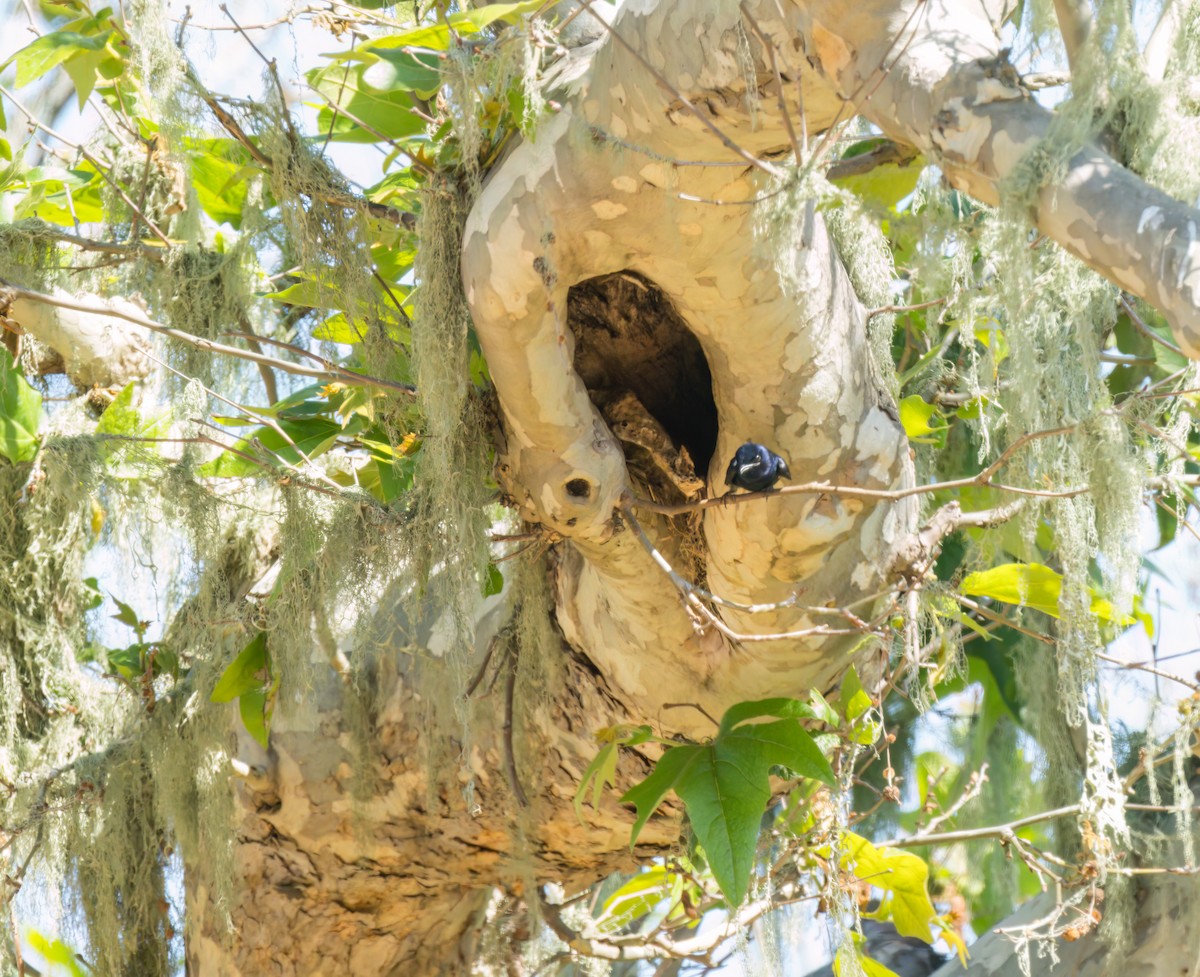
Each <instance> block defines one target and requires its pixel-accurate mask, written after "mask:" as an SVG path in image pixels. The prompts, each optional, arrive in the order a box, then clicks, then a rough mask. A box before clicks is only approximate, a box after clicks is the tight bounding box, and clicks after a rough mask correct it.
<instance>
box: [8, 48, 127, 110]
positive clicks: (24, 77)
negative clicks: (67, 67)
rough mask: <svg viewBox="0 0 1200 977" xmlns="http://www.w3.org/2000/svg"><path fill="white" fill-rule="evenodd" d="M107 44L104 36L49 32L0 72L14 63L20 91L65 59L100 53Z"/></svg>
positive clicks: (15, 56) (24, 49)
mask: <svg viewBox="0 0 1200 977" xmlns="http://www.w3.org/2000/svg"><path fill="white" fill-rule="evenodd" d="M107 43H108V36H107V35H104V34H102V35H99V36H96V37H88V36H87V35H85V34H79V33H77V32H75V31H52V32H51V33H49V34H43V35H42V36H41V37H39V38H38V39H37V40H35V41H33V42H31V43H29V44H27V45H25V47H23V48H21V50H19V51H18V52H17V53H16V54H14V55H13V56H12V57H11V58H9V59H8V60H7V61H5V62H4V64H3V65H0V68H6V67H8V66H9V65H10V64H12V63H13V62H16V65H17V77H16V82H17V87H18V88H23V87H24V86H26V85H28V84H29V83H30V82H31V81H37V80H38V79H39V78H41V77H42V75H44V74H45V73H46V72H47V71H49V70H51V69H52V68H54V67H56V66H57V65H60V64H62V63H63V62H64V61H66V60H67V59H68V58H73V57H76V56H77V55H80V54H86V53H92V54H95V53H97V52H103V51H104V49H105V45H106V44H107ZM89 94H90V91H89ZM86 100H87V99H86V96H85V97H84V98H83V99H81V103H82V102H83V101H86Z"/></svg>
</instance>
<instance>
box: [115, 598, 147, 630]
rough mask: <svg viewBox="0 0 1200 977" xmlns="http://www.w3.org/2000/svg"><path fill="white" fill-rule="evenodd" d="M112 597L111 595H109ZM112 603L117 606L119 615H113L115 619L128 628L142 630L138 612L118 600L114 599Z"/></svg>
mask: <svg viewBox="0 0 1200 977" xmlns="http://www.w3.org/2000/svg"><path fill="white" fill-rule="evenodd" d="M109 596H110V597H112V595H111V594H109ZM112 601H113V603H114V604H116V605H117V613H116V614H114V615H113V619H114V620H117V621H120V622H121V623H122V624H124V625H126V626H127V627H131V628H133V629H134V630H135V631H136V630H139V629H140V628H141V622H140V621H139V620H138V616H137V611H135V610H134V609H133V608H132V607H130V606H129V605H128V604H126V603H125V602H124V601H121V600H117V598H115V597H113V598H112Z"/></svg>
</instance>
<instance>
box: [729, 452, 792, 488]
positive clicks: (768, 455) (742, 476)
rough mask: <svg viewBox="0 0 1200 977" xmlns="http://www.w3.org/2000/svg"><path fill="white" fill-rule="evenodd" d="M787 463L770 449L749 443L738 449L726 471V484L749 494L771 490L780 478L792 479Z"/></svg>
mask: <svg viewBox="0 0 1200 977" xmlns="http://www.w3.org/2000/svg"><path fill="white" fill-rule="evenodd" d="M791 477H792V473H791V472H790V471H788V466H787V462H786V461H784V460H783V459H782V458H780V457H779V455H777V454H775V452H774V451H771V450H770V449H769V448H764V447H763V446H762V445H761V444H755V443H754V442H753V441H747V442H746V443H745V444H744V445H742V446H741V447H740V448H738V449H737V454H735V455H734V456H733V461H731V462H730V463H729V468H727V469H726V471H725V484H726V485H730V486H733V487H734V488H744V489H745V490H746V491H747V492H761V491H763V490H764V489H769V488H770V487H771V486H772V485H774V484H775V483H776V482H777V481H779V479H780V478H791Z"/></svg>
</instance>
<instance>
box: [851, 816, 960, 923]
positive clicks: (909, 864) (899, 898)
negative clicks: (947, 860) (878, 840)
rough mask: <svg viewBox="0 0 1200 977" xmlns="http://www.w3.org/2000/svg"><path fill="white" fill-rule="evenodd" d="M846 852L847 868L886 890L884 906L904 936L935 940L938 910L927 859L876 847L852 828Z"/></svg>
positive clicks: (893, 849) (857, 875)
mask: <svg viewBox="0 0 1200 977" xmlns="http://www.w3.org/2000/svg"><path fill="white" fill-rule="evenodd" d="M842 851H843V854H842V864H843V867H844V868H845V870H846V871H849V872H852V873H853V874H854V876H855V878H858V879H862V880H864V881H868V882H870V883H871V885H873V886H875V887H876V888H877V889H881V890H882V891H883V892H884V894H885V900H884V907H886V909H887V910H889V911H890V916H891V920H892V923H893V925H894V926H895V927H896V930H897V931H898V932H899V933H900V935H901V936H913V937H916V938H917V939H919V940H924V941H925V942H926V943H932V942H933V935H932V934H931V932H930V925H931V924H932V923H933V921H934V919H935V918H936V916H937V913H936V912H935V911H934V908H933V903H932V902H931V901H930V899H929V892H928V882H929V868H928V866H927V865H926V864H925V861H924V859H922V858H921V857H920V856H918V855H914V854H913V853H912V852H906V851H900V850H898V849H895V848H876V847H875V846H874V845H873V844H871V842H869V841H867V839H866V838H863V837H861V836H860V835H856V834H854V832H852V831H847V832H845V833H844V834H843V835H842Z"/></svg>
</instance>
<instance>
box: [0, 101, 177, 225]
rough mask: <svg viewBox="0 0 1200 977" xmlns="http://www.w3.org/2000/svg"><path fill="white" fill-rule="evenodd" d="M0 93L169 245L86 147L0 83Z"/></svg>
mask: <svg viewBox="0 0 1200 977" xmlns="http://www.w3.org/2000/svg"><path fill="white" fill-rule="evenodd" d="M0 95H4V96H5V97H6V98H7V99H8V100H9V101H10V102H12V103H13V105H15V106H16V107H17V109H18V110H19V111H20V112H21V113H22V114H23V115H24V116H25V118H27V119H28V120H29V124H30V125H32V126H35V127H37V128H38V129H40V130H41V131H42V132H44V133H46V135H48V136H50V137H51V138H52V139H57V140H58V141H59V142H60V143H62V144H63V145H64V146H69V147H70V148H71V149H73V150H75V152H77V153H79V155H80V156H82V157H83V158H84V159H85V160H87V161H88V162H89V163H91V164H92V166H94V167H95V168H96V172H97V173H98V174H100V178H101V179H102V180H104V182H105V183H107V184H108V185H109V186H110V187H112V188H113V190H115V191H116V193H117V196H118V197H120V198H121V200H123V201H124V202H125V205H126V206H127V207H128V208H129V209H130V210H131V211H132V212H133V213H134V214H135V215H136V216H137V217H138V218H140V219H141V221H142V223H143V224H145V225H146V227H147V228H148V229H149V230H150V233H151V234H153V235H154V236H155V237H156V238H158V239H159V240H160V241H161V242H162V243H163V244H164V245H165V246H166V247H168V248H169V247H170V246H171V239H170V238H169V237H167V236H166V235H165V234H164V233H163V232H162V231H161V230H160V229H159V227H158V225H157V224H155V223H154V221H152V220H151V219H150V218H149V217H147V216H146V215H145V213H143V212H142V209H141V208H140V207H139V206H138V205H137V204H135V203H134V202H133V200H132V199H131V198H130V196H129V194H127V193H126V192H125V189H124V188H123V187H122V186H121V185H120V184H119V183H117V181H116V180H115V179H113V178H112V177H111V176H110V175H109V174H108V171H107V170H106V169H105V168H104V165H103V164H102V163H101V162H100V160H98V159H97V158H96V157H95V156H93V155H92V154H91V153H90V152H88V151H87V149H85V148H84V147H83V146H81V145H79V144H78V143H74V142H71V140H69V139H67V138H66V137H65V136H63V135H61V134H60V133H58V132H55V131H54V130H53V129H51V128H50V127H49V126H48V125H46V124H45V123H44V122H42V121H41V120H40V119H38V118H37V117H36V116H35V115H34V114H33V113H32V112H30V111H29V110H28V109H27V108H25V106H24V105H22V104H21V102H19V101H18V100H17V98H16V96H14V95H13V93H12V92H10V91H9V90H8V89H7V88H5V87H4V86H3V85H0Z"/></svg>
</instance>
